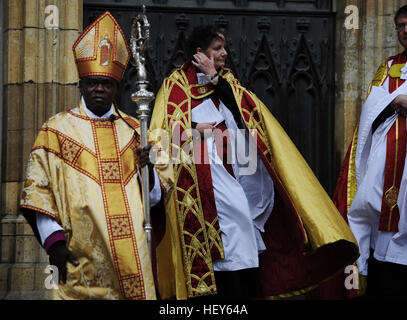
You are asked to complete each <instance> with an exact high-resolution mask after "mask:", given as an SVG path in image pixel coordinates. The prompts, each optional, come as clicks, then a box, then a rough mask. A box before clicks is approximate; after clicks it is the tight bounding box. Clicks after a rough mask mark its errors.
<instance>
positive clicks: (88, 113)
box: [81, 96, 113, 119]
mask: <svg viewBox="0 0 407 320" xmlns="http://www.w3.org/2000/svg"><path fill="white" fill-rule="evenodd" d="M81 99H82V105H83V109H84V110H85V112H86V115H87V116H88V117H89V118H91V119H108V118H109V117H110V116H111V115H112V114H113V104H112V105H111V106H110V109H109V111H108V112H106V113H105V114H104V115H103V116H101V117H99V116H97V115H96V114H94V113H93V112H92V111H90V110H89V109H88V107H87V106H86V102H85V99H84V98H83V96H82V98H81Z"/></svg>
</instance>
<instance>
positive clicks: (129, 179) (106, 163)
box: [20, 105, 172, 299]
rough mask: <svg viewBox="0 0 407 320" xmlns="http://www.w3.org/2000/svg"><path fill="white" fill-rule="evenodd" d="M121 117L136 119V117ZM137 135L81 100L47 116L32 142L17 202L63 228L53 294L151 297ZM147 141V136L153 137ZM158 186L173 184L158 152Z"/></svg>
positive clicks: (117, 297)
mask: <svg viewBox="0 0 407 320" xmlns="http://www.w3.org/2000/svg"><path fill="white" fill-rule="evenodd" d="M125 119H127V120H128V122H131V123H132V124H135V127H136V130H137V132H139V129H138V122H137V120H135V119H131V118H129V117H126V118H125ZM138 140H139V139H138V135H136V134H135V133H134V130H132V129H131V128H130V127H129V126H128V125H127V124H126V123H125V122H124V121H123V120H120V119H118V118H117V120H116V121H114V122H111V121H110V120H109V119H105V120H103V119H90V118H88V117H87V116H86V114H85V112H84V110H83V106H82V105H80V107H77V108H74V109H72V110H69V111H65V112H62V113H59V114H57V115H56V116H54V117H52V118H50V119H49V120H48V121H47V122H46V123H45V124H44V125H43V126H42V128H41V130H40V132H39V134H38V137H37V139H36V141H35V144H34V146H33V148H32V151H31V154H30V158H29V163H28V168H27V177H26V180H25V183H24V188H23V191H22V197H21V203H20V207H21V209H23V210H24V212H25V215H29V214H34V215H35V213H34V212H35V211H36V212H41V213H43V214H46V215H49V216H51V217H52V218H54V219H55V220H56V221H57V222H58V223H59V224H60V225H61V226H62V228H63V229H64V231H65V237H66V241H67V248H68V249H69V250H70V251H72V253H73V255H74V256H75V257H76V259H77V260H78V261H79V262H80V264H79V266H77V267H75V266H73V265H72V264H70V263H67V282H66V284H62V283H61V284H60V285H59V290H57V291H55V292H54V293H55V298H57V299H155V298H156V295H155V287H154V279H153V273H152V267H151V260H150V256H149V252H148V246H147V243H146V236H145V231H144V229H143V223H144V213H143V205H142V200H141V195H140V193H141V191H140V189H139V182H138V175H139V171H138V166H137V163H136V157H135V150H136V147H137V146H138V145H139V141H138ZM152 143H153V142H152ZM155 168H156V170H157V173H158V174H159V176H160V180H161V187H162V189H163V190H164V192H165V190H167V191H169V190H170V189H171V184H172V182H171V181H172V178H171V177H172V173H171V171H169V170H171V168H169V167H168V166H167V158H165V157H164V156H163V157H161V153H160V152H158V154H157V164H156V166H155Z"/></svg>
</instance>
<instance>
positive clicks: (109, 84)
mask: <svg viewBox="0 0 407 320" xmlns="http://www.w3.org/2000/svg"><path fill="white" fill-rule="evenodd" d="M82 81H83V83H84V85H85V86H86V87H88V88H89V89H95V88H97V87H98V86H99V84H101V85H102V87H103V88H104V89H105V90H111V89H112V88H113V87H114V85H115V82H114V80H109V79H106V80H105V79H104V80H97V79H89V78H86V79H83V80H82Z"/></svg>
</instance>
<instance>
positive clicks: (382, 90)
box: [348, 61, 407, 275]
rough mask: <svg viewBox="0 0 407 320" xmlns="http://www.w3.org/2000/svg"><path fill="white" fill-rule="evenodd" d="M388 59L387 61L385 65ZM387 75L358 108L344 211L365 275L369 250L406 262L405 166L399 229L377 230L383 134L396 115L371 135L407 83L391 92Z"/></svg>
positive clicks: (406, 90) (382, 258)
mask: <svg viewBox="0 0 407 320" xmlns="http://www.w3.org/2000/svg"><path fill="white" fill-rule="evenodd" d="M390 65H391V61H389V66H390ZM388 88H389V87H388V78H387V79H386V81H385V82H384V84H383V85H382V86H381V87H376V86H373V87H372V90H371V92H370V94H369V96H368V98H367V100H366V102H365V103H364V105H363V107H362V114H361V118H360V124H359V133H358V142H357V148H356V158H355V161H356V168H355V169H356V181H357V187H358V189H357V193H356V195H355V198H354V200H353V202H352V205H351V207H350V209H349V212H348V221H349V226H350V228H351V230H352V232H353V233H354V235H355V238H356V239H357V241H358V244H359V249H360V257H359V259H358V260H357V264H358V268H359V272H360V273H361V274H362V275H367V274H368V264H367V259H368V258H369V254H370V249H373V250H374V258H375V259H377V260H379V261H385V262H392V263H397V264H403V265H407V220H406V219H407V217H406V215H407V214H406V212H407V166H405V167H404V172H403V176H402V180H401V185H400V190H399V197H398V200H397V204H398V207H399V211H400V221H399V231H398V232H384V231H379V230H378V228H379V221H380V211H381V206H382V196H383V185H384V171H385V163H386V141H387V133H388V131H389V130H390V128H391V127H392V125H393V124H394V122H395V120H396V118H397V115H396V114H394V115H392V116H391V117H389V118H387V119H386V120H385V121H384V122H383V123H382V124H380V125H379V126H378V128H377V129H376V130H375V132H374V133H373V134H372V124H373V122H374V120H375V119H376V118H377V116H378V115H379V114H380V113H381V112H382V111H383V110H384V109H385V108H386V107H387V106H388V105H389V104H390V103H391V102H392V101H393V100H394V98H395V97H397V96H398V95H400V94H407V82H405V83H404V84H403V85H402V86H400V87H399V88H398V89H397V90H395V91H394V92H393V93H392V94H390V93H389V89H388Z"/></svg>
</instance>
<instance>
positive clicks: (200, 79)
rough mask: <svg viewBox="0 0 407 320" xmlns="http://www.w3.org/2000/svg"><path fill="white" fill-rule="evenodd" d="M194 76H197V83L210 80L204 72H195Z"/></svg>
mask: <svg viewBox="0 0 407 320" xmlns="http://www.w3.org/2000/svg"><path fill="white" fill-rule="evenodd" d="M196 76H197V78H198V83H199V84H204V83H208V82H210V81H211V77H210V76H208V75H207V74H205V73H202V72H198V73H197V74H196Z"/></svg>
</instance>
